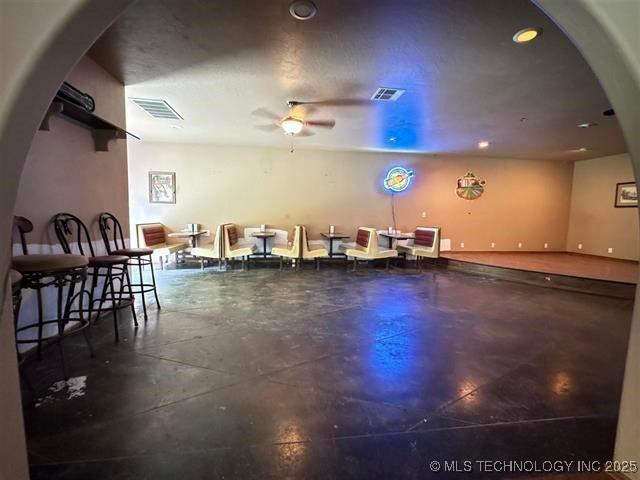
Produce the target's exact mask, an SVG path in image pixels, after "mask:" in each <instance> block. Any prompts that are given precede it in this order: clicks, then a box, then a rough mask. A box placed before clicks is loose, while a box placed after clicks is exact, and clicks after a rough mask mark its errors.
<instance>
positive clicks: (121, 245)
mask: <svg viewBox="0 0 640 480" xmlns="http://www.w3.org/2000/svg"><path fill="white" fill-rule="evenodd" d="M98 224H99V226H100V235H101V236H102V241H103V242H104V246H105V248H106V249H107V252H108V253H109V255H124V256H126V257H128V258H129V263H128V265H129V266H130V267H138V283H135V282H133V283H132V284H131V286H132V288H133V294H134V295H137V294H140V297H141V299H142V311H143V312H144V321H145V322H146V321H147V320H148V316H147V300H146V294H147V293H149V292H153V295H154V297H155V299H156V305H157V307H158V310H159V309H160V308H161V307H160V300H158V289H157V288H156V276H155V273H154V271H153V260H152V258H151V255H152V254H153V250H151V249H150V248H132V247H127V245H126V244H125V242H124V233H123V231H122V226H121V225H120V222H119V221H118V219H117V218H116V217H115V216H114V215H113V214H111V213H109V212H103V213H101V214H100V215H99V216H98ZM109 233H111V234H112V235H111V238H109ZM146 266H148V267H149V269H150V270H151V283H145V282H144V273H143V272H144V267H146Z"/></svg>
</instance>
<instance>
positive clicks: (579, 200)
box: [567, 153, 640, 260]
mask: <svg viewBox="0 0 640 480" xmlns="http://www.w3.org/2000/svg"><path fill="white" fill-rule="evenodd" d="M632 181H634V175H633V168H632V166H631V159H630V158H629V155H628V154H626V153H625V154H622V155H614V156H611V157H602V158H594V159H592V160H583V161H580V162H576V163H575V167H574V173H573V188H572V192H573V194H572V196H571V213H570V216H569V231H568V234H567V250H568V251H570V252H579V253H587V254H590V255H602V256H609V257H614V258H624V259H628V260H638V244H639V240H638V232H639V231H640V230H639V228H638V209H637V208H614V206H613V205H614V198H615V194H616V183H621V182H632ZM579 243H581V244H582V250H579V249H578V244H579ZM609 247H611V248H613V253H612V254H609V253H607V249H608V248H609Z"/></svg>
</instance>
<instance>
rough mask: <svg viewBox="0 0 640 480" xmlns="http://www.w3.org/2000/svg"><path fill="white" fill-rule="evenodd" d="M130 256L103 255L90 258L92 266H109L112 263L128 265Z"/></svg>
mask: <svg viewBox="0 0 640 480" xmlns="http://www.w3.org/2000/svg"><path fill="white" fill-rule="evenodd" d="M128 261H129V257H127V256H126V255H101V256H97V257H90V258H89V266H90V267H108V266H112V265H126V264H127V262H128Z"/></svg>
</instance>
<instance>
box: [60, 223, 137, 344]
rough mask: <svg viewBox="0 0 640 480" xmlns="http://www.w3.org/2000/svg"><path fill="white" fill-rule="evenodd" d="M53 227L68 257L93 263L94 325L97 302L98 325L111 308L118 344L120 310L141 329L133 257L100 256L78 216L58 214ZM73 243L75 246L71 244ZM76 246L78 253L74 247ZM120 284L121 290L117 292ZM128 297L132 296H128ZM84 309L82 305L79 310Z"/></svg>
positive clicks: (90, 310) (89, 307)
mask: <svg viewBox="0 0 640 480" xmlns="http://www.w3.org/2000/svg"><path fill="white" fill-rule="evenodd" d="M53 225H54V228H55V232H56V236H57V237H58V241H59V242H60V245H61V246H62V250H63V251H64V253H66V254H71V253H73V250H76V251H77V252H78V253H79V254H80V255H82V256H85V257H88V259H89V265H88V266H89V276H90V277H91V287H90V289H89V292H88V293H89V300H88V303H87V316H88V319H89V321H91V315H92V313H93V312H94V304H95V303H96V302H97V303H98V307H97V313H96V318H95V320H94V321H97V320H98V319H99V318H100V315H101V314H102V307H103V305H104V303H105V301H107V302H110V304H111V307H110V309H111V313H112V315H113V329H114V333H115V340H116V343H117V342H119V341H120V334H119V332H118V310H120V309H122V308H127V307H129V308H131V315H132V316H133V322H134V324H135V326H136V327H137V326H138V320H137V318H136V310H135V307H134V304H133V303H134V297H133V290H132V289H131V280H130V279H129V270H128V269H127V264H128V262H129V257H127V256H126V255H116V254H113V255H100V256H96V254H95V251H94V249H93V243H92V239H91V235H90V234H89V230H88V229H87V227H86V226H85V224H84V223H83V222H82V220H80V219H79V218H78V217H76V216H75V215H72V214H70V213H58V214H57V215H55V216H54V217H53ZM70 240H71V242H70ZM74 240H75V242H74ZM72 244H75V245H76V247H75V249H74V248H73V247H72ZM100 280H103V282H104V283H103V285H102V293H101V294H100V295H99V296H96V289H97V288H98V282H99V281H100ZM116 283H117V284H118V288H116ZM127 294H128V295H127ZM78 308H80V309H82V308H83V305H82V302H81V304H80V306H79V307H78Z"/></svg>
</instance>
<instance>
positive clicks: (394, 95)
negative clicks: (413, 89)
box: [371, 87, 405, 102]
mask: <svg viewBox="0 0 640 480" xmlns="http://www.w3.org/2000/svg"><path fill="white" fill-rule="evenodd" d="M404 92H405V90H404V89H402V88H389V87H380V88H379V89H377V90H376V91H375V92H374V93H373V96H372V97H371V100H378V101H381V102H395V101H396V100H398V98H400V97H401V96H402V94H403V93H404Z"/></svg>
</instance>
